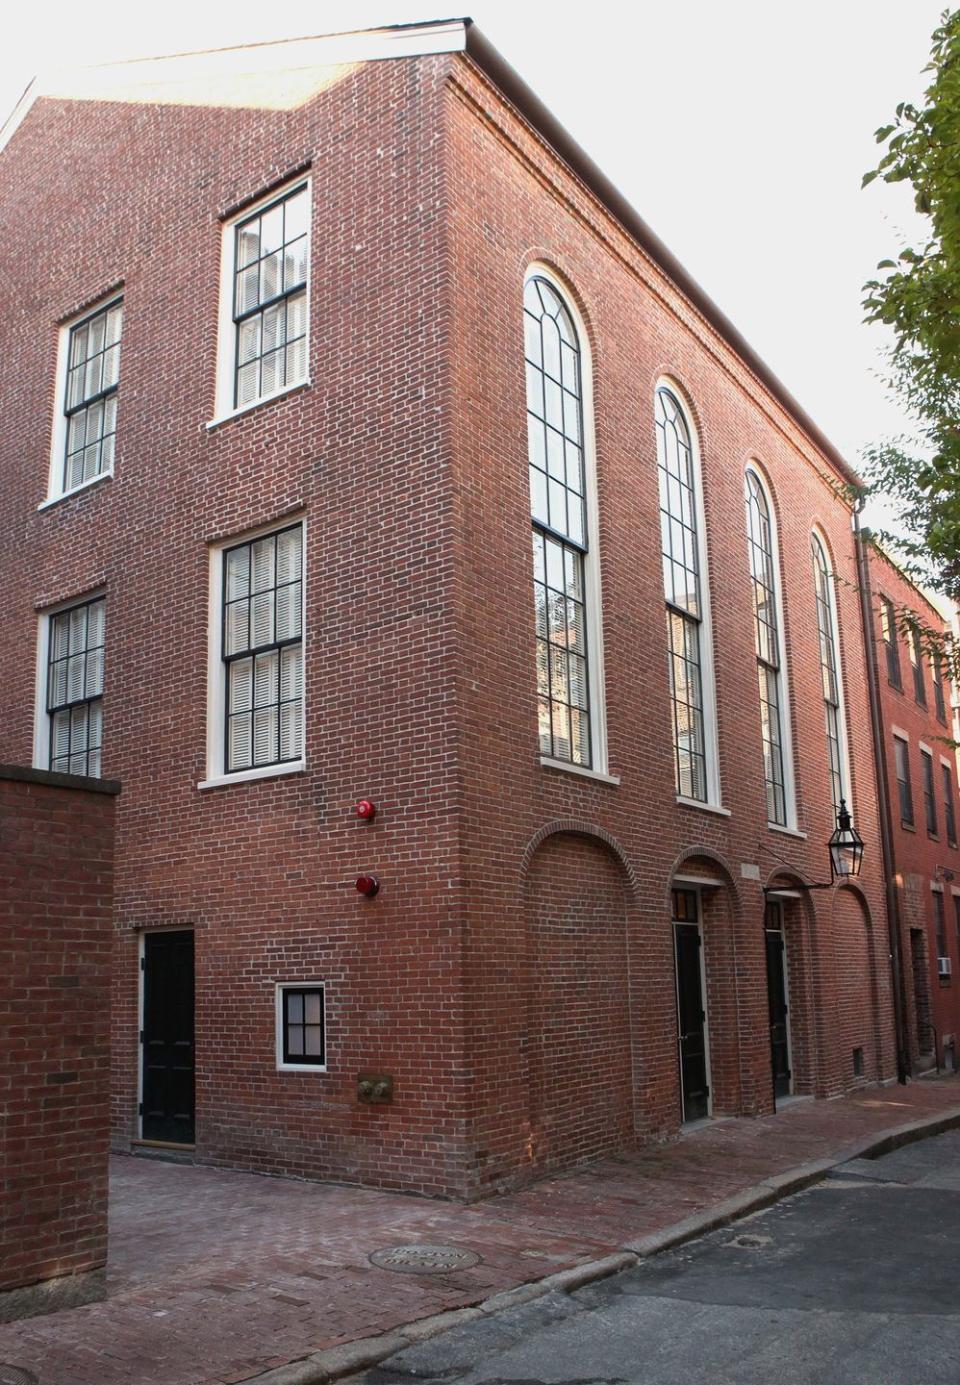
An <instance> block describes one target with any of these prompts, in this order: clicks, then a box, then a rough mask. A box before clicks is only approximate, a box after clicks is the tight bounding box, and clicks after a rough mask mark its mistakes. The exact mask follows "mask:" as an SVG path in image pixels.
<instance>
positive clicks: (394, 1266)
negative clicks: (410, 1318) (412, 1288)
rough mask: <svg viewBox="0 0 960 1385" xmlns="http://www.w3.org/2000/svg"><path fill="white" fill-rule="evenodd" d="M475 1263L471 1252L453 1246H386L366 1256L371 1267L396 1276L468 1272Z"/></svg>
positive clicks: (476, 1260)
mask: <svg viewBox="0 0 960 1385" xmlns="http://www.w3.org/2000/svg"><path fill="white" fill-rule="evenodd" d="M479 1260H480V1256H479V1255H475V1254H474V1253H473V1251H472V1250H458V1249H457V1247H456V1246H390V1247H388V1248H387V1249H386V1250H375V1251H374V1252H373V1254H372V1255H371V1256H370V1263H371V1264H372V1265H376V1266H377V1267H378V1268H379V1269H381V1270H396V1271H397V1272H398V1273H399V1274H449V1273H450V1272H451V1271H452V1270H468V1269H469V1268H470V1266H471V1265H476V1264H477V1263H478V1262H479Z"/></svg>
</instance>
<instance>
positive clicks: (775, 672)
mask: <svg viewBox="0 0 960 1385" xmlns="http://www.w3.org/2000/svg"><path fill="white" fill-rule="evenodd" d="M746 499H747V551H748V554H749V559H750V581H751V584H752V587H753V612H754V617H755V625H756V650H757V676H758V679H759V683H760V731H761V735H762V737H763V777H764V781H765V784H766V791H767V820H768V821H769V822H775V823H778V824H779V825H780V826H781V827H785V826H786V825H787V820H788V816H789V812H790V806H791V805H790V801H789V800H790V797H791V795H790V794H789V790H788V778H787V770H788V763H787V751H788V732H787V725H786V722H787V717H786V707H785V697H784V691H785V690H784V679H783V666H782V657H783V656H782V645H781V640H780V612H779V606H780V602H779V598H778V591H777V554H776V543H775V539H774V530H773V522H772V520H771V514H770V502H769V500H768V499H767V493H766V491H765V489H764V486H763V482H762V481H761V480H760V477H759V476H758V475H757V473H756V472H755V471H754V470H753V468H752V467H751V468H749V469H748V470H747V474H746Z"/></svg>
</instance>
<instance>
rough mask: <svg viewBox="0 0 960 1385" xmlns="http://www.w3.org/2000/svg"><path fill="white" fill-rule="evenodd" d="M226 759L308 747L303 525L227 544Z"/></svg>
mask: <svg viewBox="0 0 960 1385" xmlns="http://www.w3.org/2000/svg"><path fill="white" fill-rule="evenodd" d="M221 583H222V594H223V608H222V610H223V617H222V632H223V633H222V659H223V666H224V717H223V723H224V724H223V735H224V750H223V765H224V769H225V772H226V773H227V774H233V773H236V772H238V771H241V770H251V769H260V768H262V767H265V766H269V765H281V764H284V763H287V762H291V761H299V760H300V759H301V757H302V755H303V525H302V524H292V525H290V526H288V527H287V528H285V529H278V530H275V531H274V532H272V533H268V534H263V535H261V536H260V537H258V538H254V539H251V540H249V541H248V542H246V543H238V544H234V545H232V546H231V547H229V548H225V549H223V550H222V577H221Z"/></svg>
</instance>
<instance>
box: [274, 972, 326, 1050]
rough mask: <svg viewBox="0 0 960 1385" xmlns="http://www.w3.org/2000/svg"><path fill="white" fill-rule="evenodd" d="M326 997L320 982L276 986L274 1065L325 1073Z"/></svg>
mask: <svg viewBox="0 0 960 1385" xmlns="http://www.w3.org/2000/svg"><path fill="white" fill-rule="evenodd" d="M325 1010H326V996H325V987H324V986H323V984H322V983H321V982H309V983H306V982H296V983H295V982H291V983H290V984H287V983H285V982H284V983H281V984H280V985H278V986H277V1067H278V1068H280V1069H281V1070H284V1069H290V1070H293V1071H299V1072H302V1071H304V1070H307V1071H313V1072H326V1070H327V1052H326V1014H325Z"/></svg>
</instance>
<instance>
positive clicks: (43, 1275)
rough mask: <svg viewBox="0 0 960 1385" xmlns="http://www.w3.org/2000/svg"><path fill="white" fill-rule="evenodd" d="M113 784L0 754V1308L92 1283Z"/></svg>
mask: <svg viewBox="0 0 960 1385" xmlns="http://www.w3.org/2000/svg"><path fill="white" fill-rule="evenodd" d="M118 790H119V785H118V784H115V783H112V782H110V781H109V780H100V779H80V778H78V777H76V776H74V775H68V774H50V773H47V772H46V771H43V770H33V769H22V768H20V767H18V766H13V765H0V842H2V844H3V850H2V853H0V977H2V980H0V1034H2V1036H3V1042H2V1045H0V1109H2V1112H3V1140H2V1147H0V1173H2V1176H0V1322H5V1321H8V1320H9V1319H11V1318H17V1317H25V1316H29V1315H31V1314H34V1313H39V1312H46V1311H48V1310H49V1309H51V1308H62V1307H67V1306H73V1305H74V1304H77V1303H86V1302H89V1301H90V1300H91V1299H95V1298H102V1297H103V1294H104V1271H103V1266H104V1264H105V1263H106V1258H107V1156H108V1152H109V1142H110V1121H109V1104H110V991H111V952H112V943H113V930H112V916H111V904H112V893H113V833H114V802H115V795H116V794H117V792H118Z"/></svg>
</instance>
